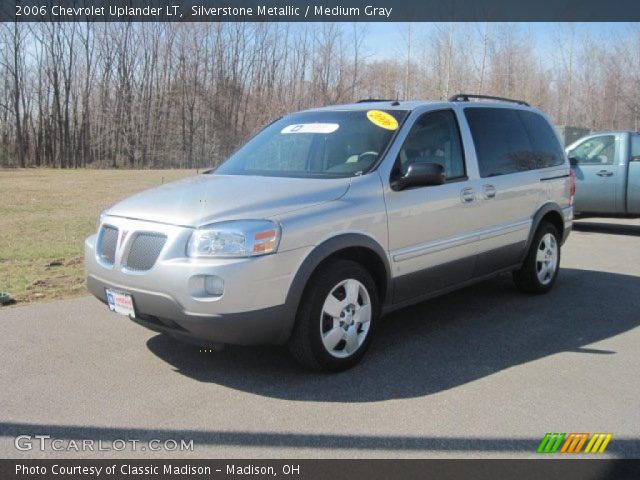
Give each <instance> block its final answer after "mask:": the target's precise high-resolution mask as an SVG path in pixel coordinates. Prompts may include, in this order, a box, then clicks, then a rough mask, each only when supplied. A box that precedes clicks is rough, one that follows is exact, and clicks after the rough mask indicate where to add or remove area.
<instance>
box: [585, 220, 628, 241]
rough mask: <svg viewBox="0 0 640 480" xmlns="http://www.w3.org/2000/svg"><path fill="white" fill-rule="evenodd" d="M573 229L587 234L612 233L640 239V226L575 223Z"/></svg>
mask: <svg viewBox="0 0 640 480" xmlns="http://www.w3.org/2000/svg"><path fill="white" fill-rule="evenodd" d="M573 229H574V230H576V231H578V232H587V233H610V234H613V235H630V236H634V237H640V225H624V224H620V223H600V222H585V221H582V220H581V221H579V222H573Z"/></svg>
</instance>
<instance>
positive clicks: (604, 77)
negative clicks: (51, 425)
mask: <svg viewBox="0 0 640 480" xmlns="http://www.w3.org/2000/svg"><path fill="white" fill-rule="evenodd" d="M611 28H612V31H611V32H607V33H605V34H601V36H595V37H594V36H593V35H592V34H590V33H587V32H585V31H583V30H581V29H580V28H579V27H578V26H576V25H574V24H564V25H558V26H557V28H556V29H555V31H554V34H553V38H545V39H544V42H545V46H544V47H542V46H541V45H540V43H541V39H540V38H537V35H535V34H534V33H533V32H532V30H531V29H530V28H528V27H527V26H526V24H516V25H507V24H494V23H487V24H436V25H430V26H428V28H427V26H425V25H424V24H405V25H398V26H397V30H398V32H397V42H396V43H397V45H396V47H395V52H396V54H395V55H393V58H380V56H379V55H374V53H375V52H372V51H371V49H370V48H369V46H368V37H369V35H370V30H371V26H369V25H367V24H343V23H318V24H300V23H298V24H290V23H206V24H205V23H187V24H180V23H137V24H132V23H38V24H24V23H22V24H21V23H3V24H0V85H1V89H0V166H5V167H10V166H19V167H31V166H47V167H56V168H78V167H94V168H204V167H209V166H213V165H216V164H217V163H219V162H220V161H221V160H223V159H224V158H225V157H226V156H228V155H229V153H230V152H232V151H233V150H234V149H235V148H237V146H238V145H239V144H241V143H242V141H243V140H245V139H246V138H247V137H248V136H250V135H251V134H252V133H254V132H255V131H256V130H257V129H259V128H260V127H261V126H262V125H264V124H266V123H268V122H269V121H271V120H273V119H275V118H277V117H278V116H280V115H283V114H285V113H287V112H290V111H293V110H300V109H303V108H308V107H314V106H320V105H327V104H336V103H346V102H352V101H355V100H358V99H361V98H393V99H396V98H397V99H399V100H404V99H418V98H420V99H446V98H448V97H449V96H450V95H452V94H454V93H458V92H472V93H481V94H487V95H499V96H506V97H513V98H518V99H522V100H526V101H527V102H529V103H530V104H532V105H534V106H537V107H538V108H541V109H542V110H544V111H545V112H547V113H548V114H549V115H550V116H551V118H552V120H553V121H554V122H555V123H556V124H564V125H567V124H568V125H580V126H585V127H587V128H590V129H592V130H602V129H634V130H637V129H638V123H639V120H640V28H638V26H637V25H620V26H619V27H615V30H613V28H614V27H611Z"/></svg>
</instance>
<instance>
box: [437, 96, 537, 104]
mask: <svg viewBox="0 0 640 480" xmlns="http://www.w3.org/2000/svg"><path fill="white" fill-rule="evenodd" d="M470 98H479V99H481V100H500V101H501V102H512V103H517V104H518V105H525V106H527V107H529V106H530V105H529V104H528V103H527V102H525V101H523V100H514V99H513V98H505V97H494V96H492V95H476V94H473V93H457V94H455V95H454V96H453V97H450V98H449V101H450V102H468V101H469V99H470Z"/></svg>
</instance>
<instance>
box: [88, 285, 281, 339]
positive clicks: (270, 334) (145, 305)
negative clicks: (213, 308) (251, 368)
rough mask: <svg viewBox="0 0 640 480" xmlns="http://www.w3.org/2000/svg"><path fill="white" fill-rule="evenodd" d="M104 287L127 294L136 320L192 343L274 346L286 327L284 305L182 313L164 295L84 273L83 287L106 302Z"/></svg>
mask: <svg viewBox="0 0 640 480" xmlns="http://www.w3.org/2000/svg"><path fill="white" fill-rule="evenodd" d="M106 288H113V289H116V290H123V291H126V292H127V293H129V294H131V296H132V297H133V303H134V307H135V312H136V317H135V318H133V319H132V320H133V321H135V322H136V323H138V324H140V325H142V326H144V327H147V328H149V329H151V330H155V331H157V332H163V333H168V334H170V335H172V336H173V337H176V338H179V339H182V340H185V341H191V342H195V343H203V344H206V343H207V342H213V343H219V344H232V345H269V344H273V345H277V344H282V343H284V342H286V340H287V338H288V337H289V333H290V328H288V323H289V322H287V321H286V319H287V316H288V315H289V313H288V311H287V308H286V306H285V305H278V306H275V307H267V308H263V309H260V310H252V311H248V312H237V313H224V314H194V313H190V312H186V311H185V310H184V309H183V308H182V307H181V306H180V304H178V303H177V302H176V301H175V300H174V299H173V298H171V297H170V296H168V295H165V294H160V293H151V292H145V291H141V290H137V289H135V288H131V287H130V286H126V285H120V284H114V283H109V282H106V281H104V280H102V279H100V278H98V277H96V276H95V275H93V274H89V275H88V276H87V289H88V290H89V291H90V292H91V293H92V294H93V295H95V296H96V297H97V298H98V299H99V300H101V301H102V302H104V303H107V298H106V293H105V289H106Z"/></svg>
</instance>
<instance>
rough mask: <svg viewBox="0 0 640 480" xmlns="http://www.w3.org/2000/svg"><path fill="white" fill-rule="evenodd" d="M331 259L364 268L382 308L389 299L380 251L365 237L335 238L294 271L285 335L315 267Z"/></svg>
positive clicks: (388, 274)
mask: <svg viewBox="0 0 640 480" xmlns="http://www.w3.org/2000/svg"><path fill="white" fill-rule="evenodd" d="M334 258H344V259H348V260H353V261H356V262H358V263H360V264H361V265H362V266H363V267H364V268H366V269H367V270H368V271H369V273H370V274H371V276H372V277H373V280H374V282H375V284H376V287H377V288H378V294H379V297H380V302H381V304H382V305H385V304H386V303H387V302H388V300H389V299H390V298H391V288H392V284H391V281H390V278H391V268H390V266H389V260H388V258H387V255H386V252H385V250H384V248H383V247H382V246H381V245H380V244H379V243H378V242H376V241H375V240H374V239H373V238H371V237H369V236H367V235H363V234H357V233H346V234H342V235H338V236H336V237H333V238H330V239H328V240H325V241H324V242H322V243H321V244H319V245H318V246H316V247H315V248H314V249H313V250H312V251H311V253H309V254H308V255H307V257H306V258H305V259H304V261H303V262H302V264H301V265H300V267H299V268H298V271H297V272H296V274H295V276H294V278H293V280H292V282H291V287H290V288H289V292H288V293H287V298H286V305H287V311H288V313H289V317H290V324H289V325H288V329H287V336H288V335H290V334H291V331H292V330H293V325H294V322H295V315H296V312H297V310H298V307H299V305H300V301H301V300H302V296H303V295H304V292H305V289H306V287H307V285H308V283H309V280H310V279H311V276H312V275H313V273H314V272H315V271H316V270H317V269H318V267H320V266H321V265H322V264H324V263H325V262H327V261H329V260H331V259H334Z"/></svg>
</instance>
